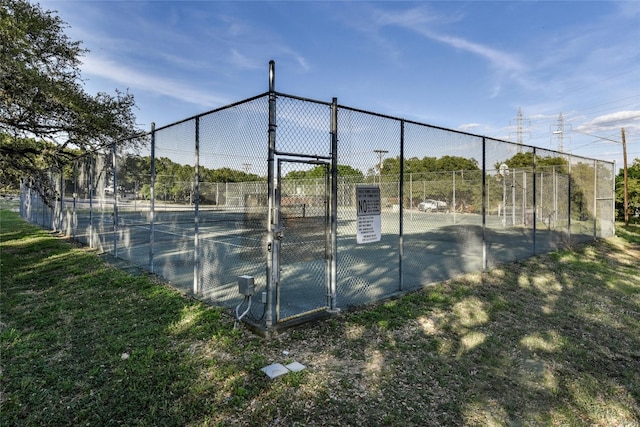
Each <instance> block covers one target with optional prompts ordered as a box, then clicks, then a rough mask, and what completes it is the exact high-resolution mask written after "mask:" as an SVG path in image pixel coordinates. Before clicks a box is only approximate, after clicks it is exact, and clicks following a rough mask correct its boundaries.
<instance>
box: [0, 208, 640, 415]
mask: <svg viewBox="0 0 640 427" xmlns="http://www.w3.org/2000/svg"><path fill="white" fill-rule="evenodd" d="M0 250H1V255H0V275H1V280H2V285H1V292H0V299H1V300H0V316H1V317H0V339H1V343H0V351H1V353H0V357H1V366H0V404H1V407H0V409H1V412H0V425H1V426H3V427H5V426H67V425H68V426H80V425H82V426H91V425H94V426H115V425H126V426H217V425H219V426H232V425H238V426H383V425H388V426H437V425H444V426H460V425H462V426H485V425H495V426H514V425H515V426H518V425H522V426H535V425H540V426H549V425H551V426H553V425H557V426H638V425H640V279H639V277H640V227H639V226H629V227H626V228H619V229H618V237H615V238H611V239H607V240H604V241H597V242H593V243H591V244H587V245H579V246H575V247H572V248H571V249H569V250H564V251H560V252H555V253H551V254H548V255H544V256H538V257H535V258H531V259H529V260H526V261H522V262H517V263H513V264H509V265H504V266H502V267H500V268H496V269H493V270H490V271H487V272H486V273H483V274H473V275H466V276H462V277H460V278H457V279H455V280H451V281H448V282H445V283H442V284H438V285H435V286H432V287H429V288H426V289H424V290H422V291H419V292H415V293H411V294H408V295H405V296H404V297H402V298H399V299H395V300H392V301H387V302H384V303H380V304H376V305H373V306H370V307H366V308H363V309H360V310H357V311H351V312H344V313H342V314H340V315H339V316H337V317H334V318H331V319H328V320H324V321H321V322H319V323H314V324H309V325H306V326H304V327H300V328H297V329H294V330H291V331H289V332H288V333H286V334H283V335H281V336H279V337H276V338H273V339H271V340H265V339H262V338H259V337H256V336H254V335H252V334H251V333H250V332H248V331H246V330H245V329H243V328H240V329H234V319H233V317H232V316H231V315H230V314H229V313H228V312H227V311H226V310H223V309H220V308H212V307H208V306H206V305H204V304H202V303H200V302H198V301H196V300H193V299H191V298H188V297H186V296H184V295H182V294H180V293H179V292H177V291H175V290H173V289H172V288H170V287H169V286H167V285H166V284H164V283H162V282H160V281H159V280H157V279H155V278H154V277H153V276H149V275H145V274H140V275H131V274H129V273H126V272H124V271H120V270H117V269H116V268H115V267H113V266H111V265H109V264H108V263H105V262H104V261H103V259H102V258H101V257H100V256H99V255H98V254H96V253H95V252H92V251H90V250H88V249H87V248H83V247H79V246H77V245H75V244H72V243H70V242H67V241H65V240H63V239H60V238H58V237H56V236H54V235H52V234H50V233H49V232H47V231H44V230H41V229H39V228H37V227H34V226H32V225H30V224H28V223H25V222H24V221H22V220H21V219H20V218H19V217H18V215H17V214H16V213H14V212H10V211H8V210H0ZM293 361H297V362H299V363H302V364H303V365H305V367H306V368H305V369H304V370H302V371H299V372H293V373H289V374H285V375H283V376H281V377H278V378H276V379H269V378H268V377H267V376H266V375H265V374H264V373H263V372H262V371H261V368H262V367H264V366H266V365H269V364H271V363H276V362H278V363H283V364H287V363H290V362H293Z"/></svg>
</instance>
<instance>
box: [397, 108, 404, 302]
mask: <svg viewBox="0 0 640 427" xmlns="http://www.w3.org/2000/svg"><path fill="white" fill-rule="evenodd" d="M399 198H400V200H399V201H398V205H399V206H398V209H399V213H400V221H399V222H400V223H399V224H398V227H399V231H400V233H399V236H398V290H399V291H402V290H403V289H404V276H403V274H402V273H403V272H402V263H403V260H404V120H400V191H399Z"/></svg>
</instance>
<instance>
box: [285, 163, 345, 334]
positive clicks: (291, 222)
mask: <svg viewBox="0 0 640 427" xmlns="http://www.w3.org/2000/svg"><path fill="white" fill-rule="evenodd" d="M277 164H278V167H277V176H276V187H275V218H274V220H275V228H274V229H275V230H276V236H275V241H274V243H275V244H277V245H279V250H278V251H276V253H277V255H278V260H277V261H276V263H274V266H275V265H277V266H278V268H279V280H278V283H277V285H276V321H277V322H284V321H286V320H288V319H291V318H295V317H298V316H301V315H304V314H310V313H314V312H316V311H321V310H325V309H327V308H328V307H329V301H328V298H327V297H328V294H329V282H330V276H329V272H330V260H331V253H332V251H331V245H330V240H329V236H330V229H329V223H330V217H329V200H330V197H329V194H330V184H329V176H330V175H329V172H330V170H329V168H330V164H329V163H328V162H322V161H314V160H295V159H290V158H280V159H278V160H277ZM305 164H306V165H315V166H316V167H317V166H320V167H319V168H318V170H322V171H323V172H324V176H323V177H320V178H319V179H313V180H298V179H291V178H288V176H289V174H290V172H295V171H296V170H297V168H298V166H299V165H305ZM274 268H275V267H274Z"/></svg>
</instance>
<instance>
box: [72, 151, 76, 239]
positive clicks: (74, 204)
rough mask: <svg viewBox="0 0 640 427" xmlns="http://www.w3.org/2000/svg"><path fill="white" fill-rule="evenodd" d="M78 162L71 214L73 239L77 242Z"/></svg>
mask: <svg viewBox="0 0 640 427" xmlns="http://www.w3.org/2000/svg"><path fill="white" fill-rule="evenodd" d="M77 201H78V160H74V161H73V211H72V214H71V238H72V239H73V240H76V232H77V230H76V229H77V228H78V213H77Z"/></svg>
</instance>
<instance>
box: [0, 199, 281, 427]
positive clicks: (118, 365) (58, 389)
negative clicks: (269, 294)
mask: <svg viewBox="0 0 640 427" xmlns="http://www.w3.org/2000/svg"><path fill="white" fill-rule="evenodd" d="M0 215H2V216H1V217H0V219H1V222H0V223H1V225H2V228H1V232H0V242H1V245H2V246H1V247H2V289H1V294H0V295H1V310H0V312H1V313H2V320H1V323H0V337H1V353H2V365H3V368H2V369H3V370H2V377H1V387H2V388H1V390H2V393H1V401H0V403H1V405H2V406H1V408H2V411H1V415H0V425H3V426H11V425H21V426H25V425H26V426H44V425H56V426H62V425H101V426H107V425H149V426H151V425H153V426H156V425H185V424H189V423H192V422H194V421H198V422H199V421H201V420H204V419H209V420H214V421H215V420H216V419H224V417H225V414H228V413H231V414H233V413H235V412H236V407H237V405H238V403H239V402H238V398H237V395H238V393H240V394H241V395H243V396H245V395H249V394H250V393H252V394H256V393H259V392H260V390H261V389H262V388H265V387H269V386H270V384H269V383H268V382H267V381H266V380H264V379H263V378H262V377H260V376H258V374H257V371H258V370H259V367H262V366H263V365H262V363H263V362H264V360H262V359H261V358H259V357H258V358H256V357H255V356H254V355H252V353H251V352H250V351H247V350H251V347H252V346H254V345H255V343H256V342H258V340H256V339H253V338H251V337H249V338H248V339H246V340H243V338H242V334H241V333H239V332H238V331H234V329H233V321H232V319H231V318H230V317H229V316H227V315H226V314H225V313H224V312H223V311H222V310H220V309H211V308H209V307H206V306H204V305H203V304H201V303H198V302H197V301H195V300H192V299H190V298H186V297H185V296H183V295H181V294H179V293H178V292H176V291H175V290H173V289H171V288H169V287H167V286H163V285H162V284H159V283H154V282H153V280H150V278H149V277H134V276H131V275H128V274H125V273H123V272H120V271H118V270H116V269H114V268H112V267H110V266H108V265H106V264H104V263H102V262H101V261H100V259H99V258H98V257H97V256H96V255H94V254H91V253H89V252H87V251H85V250H82V249H78V248H75V247H73V246H72V245H70V244H67V243H65V242H63V241H61V240H59V239H56V238H54V237H52V236H50V235H49V234H48V233H47V232H45V231H42V230H40V229H37V228H35V227H33V226H31V225H28V224H26V223H24V222H22V221H21V220H20V219H19V218H17V216H16V215H15V214H12V213H8V212H6V211H0ZM240 344H242V345H240ZM243 347H244V348H243ZM248 377H251V378H254V381H253V382H252V383H253V385H252V388H250V387H247V386H245V385H244V382H245V380H246V379H247V378H248ZM239 389H242V391H241V392H239V391H238V390H239Z"/></svg>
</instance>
